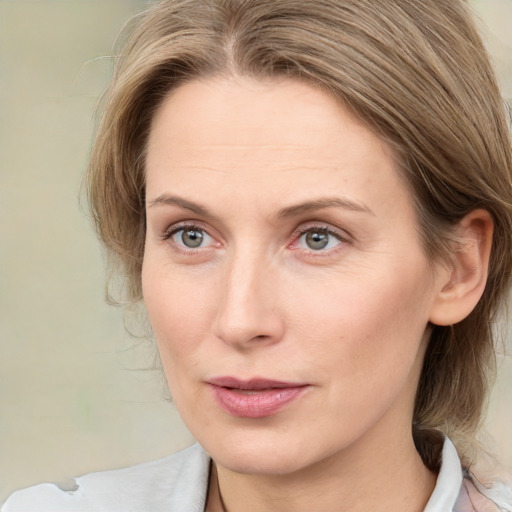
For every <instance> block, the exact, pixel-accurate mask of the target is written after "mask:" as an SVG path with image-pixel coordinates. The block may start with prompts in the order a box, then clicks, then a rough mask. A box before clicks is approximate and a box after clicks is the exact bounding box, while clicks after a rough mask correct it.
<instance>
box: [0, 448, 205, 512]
mask: <svg viewBox="0 0 512 512" xmlns="http://www.w3.org/2000/svg"><path fill="white" fill-rule="evenodd" d="M209 465H210V458H209V456H208V455H207V454H206V452H205V451H204V450H203V449H202V448H201V446H199V445H198V444H195V445H193V446H191V447H190V448H187V449H186V450H183V451H181V452H178V453H176V454H174V455H171V456H169V457H165V458H163V459H158V460H155V461H152V462H147V463H144V464H138V465H136V466H131V467H128V468H124V469H118V470H114V471H104V472H99V473H90V474H87V475H84V476H82V477H80V478H77V479H76V480H75V486H74V488H73V489H72V490H63V489H61V488H59V487H58V486H56V485H54V484H40V485H36V486H34V487H29V488H28V489H23V490H21V491H17V492H15V493H13V494H12V495H11V496H10V497H9V499H8V500H7V501H6V502H5V504H4V506H3V507H2V509H1V512H31V511H37V512H61V511H62V512H92V511H94V512H99V511H108V512H116V511H119V512H121V511H122V512H142V511H145V510H151V511H152V512H160V511H164V510H166V511H167V510H173V511H174V510H176V512H178V511H181V510H183V511H185V510H186V511H187V512H193V511H194V510H197V511H199V510H202V508H201V507H203V506H204V501H205V496H206V490H207V484H208V473H209Z"/></svg>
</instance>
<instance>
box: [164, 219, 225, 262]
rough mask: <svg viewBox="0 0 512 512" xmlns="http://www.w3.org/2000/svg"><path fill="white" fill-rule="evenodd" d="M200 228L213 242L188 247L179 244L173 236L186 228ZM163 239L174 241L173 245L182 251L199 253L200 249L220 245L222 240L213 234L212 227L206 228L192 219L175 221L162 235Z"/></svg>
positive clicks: (169, 241)
mask: <svg viewBox="0 0 512 512" xmlns="http://www.w3.org/2000/svg"><path fill="white" fill-rule="evenodd" d="M187 229H189V230H198V231H202V232H203V233H205V235H206V236H208V237H209V238H210V239H211V242H210V243H209V244H208V245H205V246H199V247H196V248H192V247H187V246H186V245H182V244H178V243H176V242H175V241H174V240H172V238H173V237H174V235H176V234H177V233H179V232H180V231H184V230H187ZM161 239H162V241H164V242H168V243H172V245H173V247H174V248H175V249H176V250H178V251H180V252H185V253H189V254H190V253H198V252H200V251H204V250H207V249H210V248H212V247H220V245H221V244H220V242H219V241H218V240H217V237H216V236H214V235H212V234H211V229H208V228H206V227H205V226H203V225H202V223H201V222H197V221H192V220H186V221H180V222H175V223H173V224H171V225H170V226H169V227H168V228H167V229H166V230H165V231H164V233H163V234H162V235H161Z"/></svg>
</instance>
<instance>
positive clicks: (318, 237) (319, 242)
mask: <svg viewBox="0 0 512 512" xmlns="http://www.w3.org/2000/svg"><path fill="white" fill-rule="evenodd" d="M329 236H330V235H329V233H327V232H326V231H308V232H307V233H306V240H305V242H306V245H307V246H308V247H309V248H310V249H312V250H313V251H319V250H320V249H324V248H325V247H327V244H328V243H329Z"/></svg>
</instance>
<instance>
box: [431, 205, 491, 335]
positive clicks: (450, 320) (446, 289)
mask: <svg viewBox="0 0 512 512" xmlns="http://www.w3.org/2000/svg"><path fill="white" fill-rule="evenodd" d="M493 227H494V225H493V221H492V217H491V215H490V214H489V212H487V211H485V210H474V211H472V212H471V213H468V214H467V215H466V216H465V217H464V218H463V219H462V220H461V221H460V222H459V224H458V226H457V228H456V230H455V235H456V237H457V239H458V242H457V243H456V248H455V249H454V251H453V252H452V254H451V261H450V262H449V265H448V268H447V270H446V269H445V271H444V272H440V275H439V279H440V283H439V292H438V294H437V295H436V297H435V299H434V303H433V306H432V309H431V311H430V317H429V320H430V322H431V323H433V324H435V325H453V324H456V323H457V322H460V321H461V320H463V319H464V318H466V317H467V316H468V315H469V314H470V313H471V311H473V309H474V308H475V306H476V305H477V303H478V301H479V300H480V297H481V296H482V294H483V292H484V289H485V284H486V282H487V272H488V268H489V258H490V254H491V246H492V235H493Z"/></svg>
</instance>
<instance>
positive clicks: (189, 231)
mask: <svg viewBox="0 0 512 512" xmlns="http://www.w3.org/2000/svg"><path fill="white" fill-rule="evenodd" d="M165 240H172V241H173V243H174V244H175V245H177V246H178V247H179V248H181V249H184V250H194V249H200V248H204V247H210V246H212V245H213V244H214V239H213V238H212V237H211V236H210V235H209V234H208V233H207V232H206V231H205V230H204V229H202V228H200V227H198V226H179V227H176V228H174V229H171V230H170V231H169V232H168V233H167V234H166V236H165Z"/></svg>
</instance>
